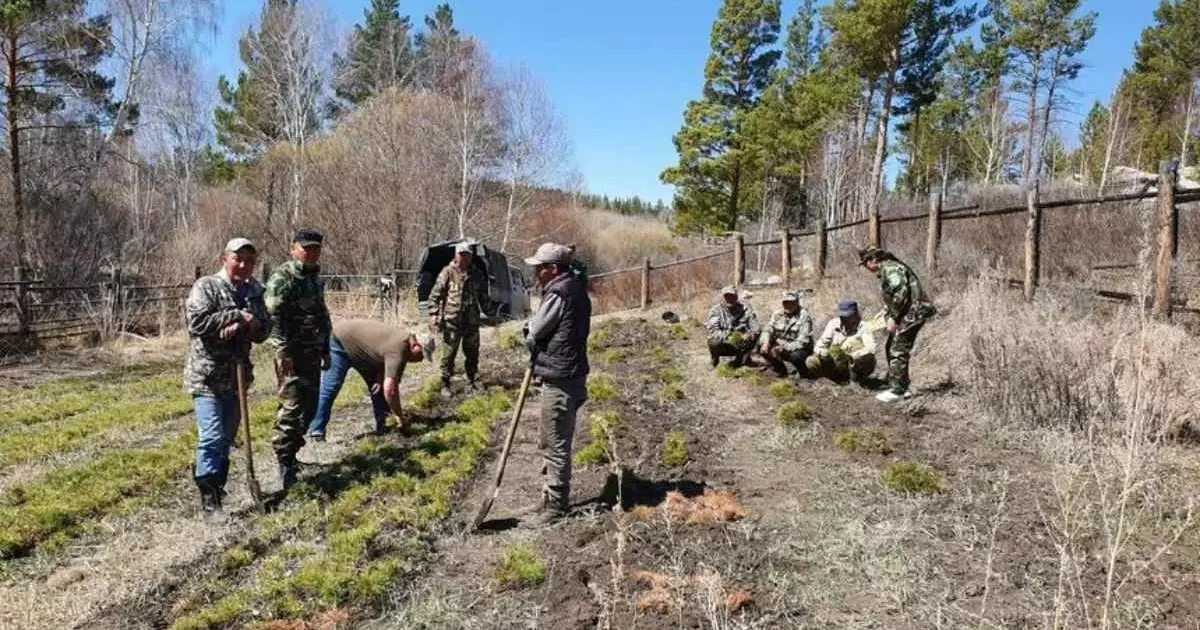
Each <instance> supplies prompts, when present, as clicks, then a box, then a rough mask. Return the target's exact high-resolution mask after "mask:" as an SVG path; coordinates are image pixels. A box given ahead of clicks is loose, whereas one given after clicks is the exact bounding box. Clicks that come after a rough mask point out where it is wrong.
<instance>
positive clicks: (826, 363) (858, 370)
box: [806, 300, 875, 383]
mask: <svg viewBox="0 0 1200 630" xmlns="http://www.w3.org/2000/svg"><path fill="white" fill-rule="evenodd" d="M806 363H807V367H808V373H809V375H810V376H812V377H815V378H816V377H822V376H824V377H826V378H829V379H831V380H835V381H842V382H844V381H847V380H850V379H853V380H854V381H855V382H856V383H863V382H864V381H866V379H868V378H870V376H871V373H872V372H874V371H875V337H874V336H873V335H872V334H871V331H869V330H867V327H866V326H863V325H862V315H861V314H860V313H859V311H858V302H855V301H854V300H841V301H839V302H838V306H837V312H836V313H834V317H833V319H831V320H829V323H827V324H825V330H824V332H822V333H821V337H820V338H819V339H817V346H816V348H815V349H814V351H813V354H812V356H810V357H808V360H807V361H806Z"/></svg>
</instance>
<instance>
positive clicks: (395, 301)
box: [392, 269, 400, 321]
mask: <svg viewBox="0 0 1200 630" xmlns="http://www.w3.org/2000/svg"><path fill="white" fill-rule="evenodd" d="M399 319H400V274H398V273H396V270H395V269H392V321H397V320H399Z"/></svg>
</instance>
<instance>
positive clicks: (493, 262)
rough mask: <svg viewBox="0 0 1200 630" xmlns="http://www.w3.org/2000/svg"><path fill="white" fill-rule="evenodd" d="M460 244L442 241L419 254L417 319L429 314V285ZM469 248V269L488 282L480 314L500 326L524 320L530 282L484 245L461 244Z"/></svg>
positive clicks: (526, 315) (500, 254)
mask: <svg viewBox="0 0 1200 630" xmlns="http://www.w3.org/2000/svg"><path fill="white" fill-rule="evenodd" d="M460 242H463V241H444V242H441V243H435V244H433V245H430V246H428V247H426V248H425V251H423V252H421V260H420V261H419V262H418V263H417V310H418V312H419V313H420V314H421V317H426V316H427V315H428V313H429V293H430V292H431V291H433V283H434V282H435V281H436V280H437V276H438V274H439V273H441V271H442V269H443V268H445V267H446V265H448V264H450V261H451V260H453V259H454V248H455V246H456V245H458V244H459V243H460ZM465 242H467V243H468V244H470V245H471V251H472V253H473V254H474V256H473V257H472V262H471V264H472V266H474V267H477V268H478V269H479V270H481V271H482V272H483V274H484V276H485V277H486V278H487V279H488V298H489V301H490V303H489V304H485V305H483V315H484V317H485V319H486V320H487V321H488V322H490V323H500V322H504V321H508V320H513V319H524V318H526V317H528V316H529V315H530V313H531V311H530V306H529V293H530V290H529V289H530V283H529V281H528V280H527V279H526V277H525V274H524V273H523V272H522V270H521V269H520V268H519V267H517V266H514V265H510V264H508V258H507V257H506V256H505V255H504V254H502V253H500V252H499V251H496V250H494V249H491V248H489V247H487V246H486V245H484V244H483V243H479V242H476V241H472V240H467V241H465Z"/></svg>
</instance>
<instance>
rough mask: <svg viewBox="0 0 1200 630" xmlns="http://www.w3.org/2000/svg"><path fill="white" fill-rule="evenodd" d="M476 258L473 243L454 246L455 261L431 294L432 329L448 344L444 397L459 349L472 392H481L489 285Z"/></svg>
mask: <svg viewBox="0 0 1200 630" xmlns="http://www.w3.org/2000/svg"><path fill="white" fill-rule="evenodd" d="M474 258H475V257H474V255H473V252H472V251H471V244H470V243H467V242H462V243H458V244H457V245H455V246H454V259H453V260H451V261H450V264H448V265H446V266H445V268H443V269H442V271H441V273H439V274H438V277H437V281H435V282H434V283H433V289H432V290H431V291H430V292H429V329H430V330H431V331H433V332H437V331H441V333H442V343H443V344H445V347H444V349H443V351H442V391H441V396H442V398H449V397H450V377H451V376H453V375H454V358H455V356H456V355H457V354H458V349H459V347H462V353H463V370H464V371H465V372H466V373H467V384H468V387H469V388H470V389H471V390H472V391H474V390H477V389H478V386H477V385H476V383H475V378H476V377H477V376H478V374H479V326H480V323H481V320H482V315H483V310H482V309H483V305H484V304H486V303H487V301H488V283H487V278H485V277H484V276H483V273H482V272H481V271H480V270H479V268H478V267H476V266H474V265H473V264H472V261H473V260H474Z"/></svg>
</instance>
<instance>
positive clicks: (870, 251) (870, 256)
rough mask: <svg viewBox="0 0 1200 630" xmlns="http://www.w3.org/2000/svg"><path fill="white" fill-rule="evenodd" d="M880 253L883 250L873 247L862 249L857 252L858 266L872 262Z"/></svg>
mask: <svg viewBox="0 0 1200 630" xmlns="http://www.w3.org/2000/svg"><path fill="white" fill-rule="evenodd" d="M882 253H883V250H882V249H879V248H878V247H875V246H874V245H871V246H868V247H864V248H862V249H860V250H858V264H859V265H865V264H867V261H869V260H874V259H875V258H877V257H878V256H879V255H880V254H882Z"/></svg>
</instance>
